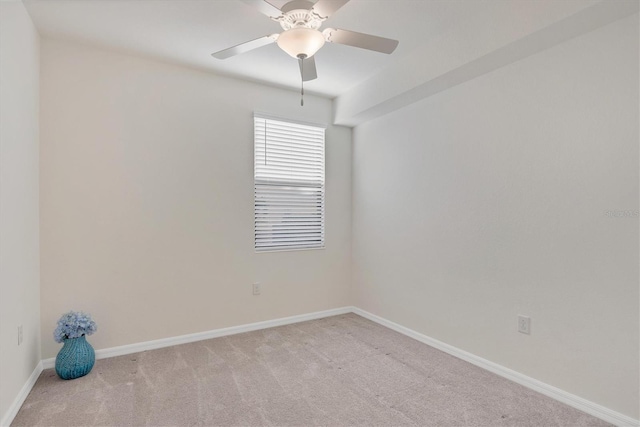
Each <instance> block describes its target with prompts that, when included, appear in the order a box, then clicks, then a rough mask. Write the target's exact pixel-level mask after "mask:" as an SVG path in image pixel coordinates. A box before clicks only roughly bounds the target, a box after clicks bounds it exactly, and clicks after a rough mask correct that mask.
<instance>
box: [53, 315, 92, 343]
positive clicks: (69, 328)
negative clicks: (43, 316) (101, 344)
mask: <svg viewBox="0 0 640 427" xmlns="http://www.w3.org/2000/svg"><path fill="white" fill-rule="evenodd" d="M97 330H98V327H97V326H96V322H94V321H93V319H91V315H90V314H88V313H84V312H82V311H70V312H68V313H65V314H63V315H62V317H60V320H58V326H57V327H56V330H55V331H53V339H54V340H56V342H63V341H64V340H66V339H68V338H78V337H81V336H83V335H91V334H93V333H94V332H95V331H97Z"/></svg>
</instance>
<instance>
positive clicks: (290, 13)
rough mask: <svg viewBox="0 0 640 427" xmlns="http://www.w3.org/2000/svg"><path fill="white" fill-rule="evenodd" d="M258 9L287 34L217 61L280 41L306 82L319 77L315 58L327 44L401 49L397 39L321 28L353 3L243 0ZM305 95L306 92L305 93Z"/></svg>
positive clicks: (220, 54) (385, 50)
mask: <svg viewBox="0 0 640 427" xmlns="http://www.w3.org/2000/svg"><path fill="white" fill-rule="evenodd" d="M242 1H243V2H245V3H247V4H249V5H251V6H254V7H255V8H256V9H258V10H259V11H260V12H262V13H263V14H265V15H267V16H268V17H269V18H271V19H272V20H274V21H276V22H279V23H280V25H281V26H282V28H283V29H284V31H283V32H282V33H280V34H271V35H268V36H264V37H260V38H257V39H255V40H251V41H248V42H246V43H242V44H239V45H236V46H233V47H230V48H227V49H224V50H221V51H218V52H215V53H213V54H212V56H213V57H214V58H218V59H226V58H230V57H232V56H235V55H239V54H241V53H245V52H248V51H250V50H253V49H257V48H259V47H262V46H266V45H268V44H271V43H273V42H276V43H277V44H278V46H279V47H280V48H281V49H282V50H284V51H285V52H286V53H288V54H289V55H291V56H292V57H293V58H296V59H298V63H299V65H300V75H301V76H302V81H303V82H305V81H309V80H314V79H316V78H317V77H318V74H317V71H316V64H315V60H314V58H313V55H315V53H316V52H317V51H318V50H319V49H320V48H321V47H322V46H323V45H324V43H325V42H329V43H338V44H343V45H348V46H353V47H359V48H362V49H368V50H373V51H376V52H381V53H386V54H390V53H392V52H393V51H394V50H395V48H396V47H397V46H398V41H397V40H392V39H387V38H384V37H378V36H372V35H369V34H363V33H357V32H355V31H349V30H341V29H335V28H325V29H324V30H322V31H320V30H319V28H320V26H321V25H322V24H323V22H324V21H325V20H326V19H327V18H329V17H330V16H331V15H332V14H333V13H334V12H335V11H337V10H338V9H340V8H341V7H342V6H344V5H345V4H346V3H347V2H348V1H349V0H318V1H317V2H315V4H314V3H313V2H312V1H309V0H292V1H290V2H288V3H286V4H285V5H284V6H282V8H281V9H278V8H277V7H275V6H274V5H272V4H271V3H269V2H268V1H266V0H242ZM303 93H304V92H303Z"/></svg>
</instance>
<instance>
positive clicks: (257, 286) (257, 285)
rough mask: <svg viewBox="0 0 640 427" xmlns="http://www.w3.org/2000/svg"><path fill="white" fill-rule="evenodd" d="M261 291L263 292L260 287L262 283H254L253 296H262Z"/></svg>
mask: <svg viewBox="0 0 640 427" xmlns="http://www.w3.org/2000/svg"><path fill="white" fill-rule="evenodd" d="M261 291H262V288H261V286H260V283H254V284H253V294H254V295H260V292H261Z"/></svg>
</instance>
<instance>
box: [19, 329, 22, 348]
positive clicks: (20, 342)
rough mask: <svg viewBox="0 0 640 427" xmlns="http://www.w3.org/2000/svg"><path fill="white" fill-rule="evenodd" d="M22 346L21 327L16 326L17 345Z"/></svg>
mask: <svg viewBox="0 0 640 427" xmlns="http://www.w3.org/2000/svg"><path fill="white" fill-rule="evenodd" d="M20 344H22V325H20V326H18V345H20Z"/></svg>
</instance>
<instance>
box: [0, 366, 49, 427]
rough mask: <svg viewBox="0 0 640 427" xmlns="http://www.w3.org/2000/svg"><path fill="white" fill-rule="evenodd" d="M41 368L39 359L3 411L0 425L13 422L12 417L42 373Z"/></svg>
mask: <svg viewBox="0 0 640 427" xmlns="http://www.w3.org/2000/svg"><path fill="white" fill-rule="evenodd" d="M42 369H43V368H42V361H40V362H38V364H37V365H36V367H35V369H34V370H33V372H32V373H31V375H29V378H28V379H27V382H26V383H24V385H23V386H22V389H20V393H18V395H17V396H16V398H15V399H14V400H13V403H11V406H9V409H7V412H5V414H4V416H3V417H2V421H0V426H1V427H9V426H10V425H11V423H12V422H13V419H14V418H15V417H16V415H17V414H18V411H19V410H20V407H21V406H22V404H23V403H24V401H25V399H26V398H27V396H28V395H29V393H30V392H31V389H32V388H33V386H34V385H35V383H36V381H37V380H38V377H39V376H40V374H41V373H42Z"/></svg>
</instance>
